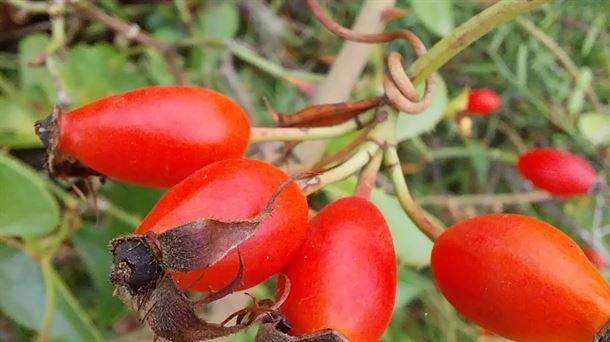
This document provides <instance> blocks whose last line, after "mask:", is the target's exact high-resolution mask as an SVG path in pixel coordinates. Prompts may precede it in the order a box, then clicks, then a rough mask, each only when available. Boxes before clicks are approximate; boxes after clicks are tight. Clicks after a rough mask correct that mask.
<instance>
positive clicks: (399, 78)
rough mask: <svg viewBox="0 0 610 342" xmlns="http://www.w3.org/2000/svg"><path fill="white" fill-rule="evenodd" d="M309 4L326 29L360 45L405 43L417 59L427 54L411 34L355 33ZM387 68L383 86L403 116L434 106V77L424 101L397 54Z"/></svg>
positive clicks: (310, 0)
mask: <svg viewBox="0 0 610 342" xmlns="http://www.w3.org/2000/svg"><path fill="white" fill-rule="evenodd" d="M307 3H308V4H309V7H310V8H311V11H312V12H313V14H314V15H315V16H316V18H317V19H318V20H319V21H320V22H321V23H322V25H324V26H325V27H326V28H327V29H328V30H330V31H331V32H332V33H334V34H336V35H337V36H339V37H341V38H343V39H347V40H351V41H355V42H360V43H387V42H389V41H392V40H395V39H404V40H405V41H407V43H409V45H410V46H411V48H413V50H414V51H415V54H416V56H417V57H421V56H423V55H424V54H425V53H426V47H425V45H424V44H423V43H422V41H421V40H420V39H419V38H418V37H417V36H416V35H415V34H414V33H413V32H411V31H409V30H405V29H400V30H391V31H387V32H382V33H361V32H354V31H352V30H350V29H348V28H346V27H344V26H341V25H339V24H338V23H337V22H335V21H333V20H332V19H331V18H330V17H328V16H327V15H326V14H325V13H324V11H323V10H322V8H321V7H320V4H319V3H318V1H317V0H308V1H307ZM387 64H388V74H387V75H386V78H385V79H384V84H383V85H384V90H385V96H386V97H387V99H388V101H389V102H390V103H391V104H392V105H393V106H394V107H395V108H397V109H399V110H400V111H402V112H405V113H409V114H417V113H421V112H422V111H423V110H424V109H426V107H428V105H429V104H430V100H431V98H432V93H433V92H434V80H433V78H432V75H430V76H429V77H428V78H427V79H426V90H425V92H424V96H423V98H421V99H420V97H419V95H418V94H417V92H416V90H415V87H414V86H413V83H412V82H411V80H410V79H409V76H408V75H407V74H406V72H405V70H404V67H403V65H402V57H401V56H400V55H399V54H398V53H396V52H393V53H391V54H390V55H389V57H388V62H387Z"/></svg>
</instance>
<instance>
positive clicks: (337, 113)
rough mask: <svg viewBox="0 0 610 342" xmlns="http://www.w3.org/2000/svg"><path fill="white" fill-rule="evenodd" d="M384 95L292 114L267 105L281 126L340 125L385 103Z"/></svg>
mask: <svg viewBox="0 0 610 342" xmlns="http://www.w3.org/2000/svg"><path fill="white" fill-rule="evenodd" d="M384 100H385V99H384V98H383V97H373V98H370V99H364V100H360V101H355V102H341V103H328V104H321V105H314V106H310V107H307V108H305V109H303V110H301V111H298V112H296V113H292V114H285V113H281V112H278V111H275V110H274V109H273V108H271V106H269V104H267V107H268V109H269V111H270V112H271V115H272V116H273V118H274V119H275V121H276V122H277V125H278V126H280V127H324V126H331V125H338V124H340V123H342V122H345V121H347V120H349V119H352V118H354V117H356V116H357V115H359V114H361V113H363V112H365V111H367V110H369V109H371V108H374V107H378V106H380V105H382V104H383V101H384Z"/></svg>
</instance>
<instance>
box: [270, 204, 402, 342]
mask: <svg viewBox="0 0 610 342" xmlns="http://www.w3.org/2000/svg"><path fill="white" fill-rule="evenodd" d="M284 274H285V275H286V277H287V278H288V279H289V280H290V292H289V294H288V298H287V299H286V301H285V302H284V303H283V305H282V306H281V307H280V311H281V312H282V313H283V314H285V315H286V318H287V320H288V322H289V324H290V326H291V327H292V329H291V331H290V334H292V335H297V336H299V335H304V334H307V333H312V332H314V331H318V330H321V329H326V328H330V329H335V330H337V331H339V332H340V333H342V334H343V335H344V336H346V337H347V338H349V340H350V341H352V342H369V341H378V340H379V338H380V337H381V335H382V334H383V332H384V330H385V329H386V327H387V326H388V323H389V321H390V316H391V315H392V309H393V307H394V299H395V292H396V256H395V254H394V246H393V244H392V237H391V235H390V232H389V230H388V226H387V224H386V222H385V219H384V217H383V216H382V214H381V213H380V212H379V210H378V209H377V208H376V207H375V206H374V205H373V204H372V203H371V202H369V201H368V200H366V199H364V198H362V197H347V198H343V199H340V200H337V201H335V202H333V203H331V204H329V205H328V206H326V207H325V208H324V209H323V210H322V211H320V212H319V213H318V215H317V216H316V217H315V218H314V219H313V220H312V221H311V222H310V223H309V227H308V232H307V238H306V240H305V243H304V244H303V246H302V247H301V248H300V249H299V251H298V252H297V253H296V254H295V256H294V258H293V259H292V261H291V262H290V264H289V265H288V267H287V268H286V269H285V270H284ZM280 279H281V280H280V284H279V286H278V292H277V294H278V296H279V295H281V294H283V291H284V281H283V278H280Z"/></svg>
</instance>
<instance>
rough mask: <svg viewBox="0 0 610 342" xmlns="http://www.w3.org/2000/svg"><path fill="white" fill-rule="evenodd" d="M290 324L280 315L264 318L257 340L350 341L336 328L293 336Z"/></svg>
mask: <svg viewBox="0 0 610 342" xmlns="http://www.w3.org/2000/svg"><path fill="white" fill-rule="evenodd" d="M289 330H290V325H289V323H288V322H287V321H286V319H285V318H284V317H282V316H280V315H273V316H271V317H270V318H267V319H266V320H263V322H262V323H261V325H260V327H259V328H258V333H257V334H256V338H255V342H349V340H348V339H347V338H346V337H345V336H343V335H342V334H341V333H339V332H338V331H336V330H334V329H323V330H319V331H316V332H313V333H311V334H307V335H303V336H299V337H296V336H291V335H288V334H287V331H289Z"/></svg>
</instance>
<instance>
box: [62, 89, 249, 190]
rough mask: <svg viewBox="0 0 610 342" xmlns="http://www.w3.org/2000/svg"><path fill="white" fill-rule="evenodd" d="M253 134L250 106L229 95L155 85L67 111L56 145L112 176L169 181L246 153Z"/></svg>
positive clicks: (152, 183) (148, 182) (146, 182)
mask: <svg viewBox="0 0 610 342" xmlns="http://www.w3.org/2000/svg"><path fill="white" fill-rule="evenodd" d="M249 134H250V126H249V123H248V119H247V116H246V114H245V113H244V111H243V110H242V109H241V108H240V107H239V106H238V105H237V104H235V103H234V102H233V101H232V100H230V99H229V98H227V97H225V96H224V95H222V94H220V93H217V92H215V91H212V90H209V89H205V88H196V87H186V86H156V87H147V88H142V89H137V90H133V91H129V92H126V93H122V94H117V95H113V96H109V97H106V98H103V99H100V100H97V101H95V102H93V103H90V104H88V105H86V106H83V107H81V108H78V109H75V110H73V111H71V112H68V113H65V114H63V115H62V116H61V121H60V139H59V149H60V150H61V151H63V152H65V153H68V154H70V155H72V156H73V157H74V158H75V159H77V160H78V161H80V162H81V163H83V164H85V165H86V166H88V167H90V168H92V169H94V170H96V171H98V172H100V173H102V174H104V175H106V176H109V177H111V178H116V179H119V180H124V181H128V182H132V183H136V184H141V185H148V186H156V187H168V186H171V185H174V184H176V183H178V182H179V181H181V180H182V179H184V178H185V177H186V176H188V175H190V174H191V173H193V172H195V171H196V170H198V169H200V168H201V167H203V166H205V165H207V164H210V163H212V162H215V161H217V160H222V159H227V158H236V157H241V156H242V155H243V154H244V152H245V150H246V147H247V145H248V139H249Z"/></svg>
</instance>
